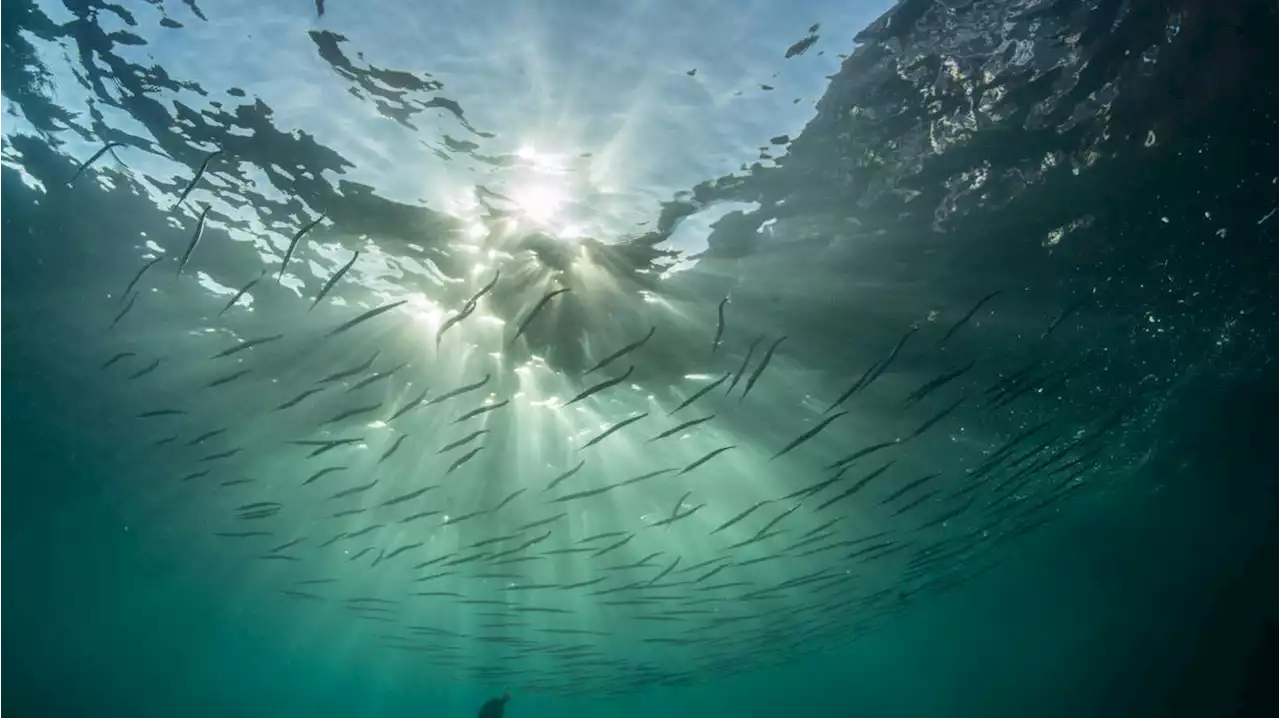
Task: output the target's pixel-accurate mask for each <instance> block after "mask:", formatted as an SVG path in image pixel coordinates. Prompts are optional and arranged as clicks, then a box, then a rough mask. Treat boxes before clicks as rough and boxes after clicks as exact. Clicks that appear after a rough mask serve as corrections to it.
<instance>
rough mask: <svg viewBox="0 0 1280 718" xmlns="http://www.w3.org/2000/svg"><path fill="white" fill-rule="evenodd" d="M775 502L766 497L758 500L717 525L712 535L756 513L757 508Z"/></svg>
mask: <svg viewBox="0 0 1280 718" xmlns="http://www.w3.org/2000/svg"><path fill="white" fill-rule="evenodd" d="M773 502H774V499H765V500H764V501H757V502H756V503H755V504H753V505H752V506H751V507H750V508H748V509H747V510H746V511H743V512H742V513H740V514H738V515H737V516H734V517H733V518H731V519H729V520H728V521H725V522H724V523H722V524H720V525H719V526H717V527H716V529H715V530H714V531H712V532H711V534H710V535H712V536H714V535H716V534H718V533H720V532H721V531H724V530H725V529H727V528H729V527H730V526H732V525H734V524H736V523H738V522H739V521H742V520H743V519H745V518H747V517H748V516H750V515H751V514H752V513H754V512H755V510H756V509H758V508H760V507H761V506H764V505H766V504H771V503H773Z"/></svg>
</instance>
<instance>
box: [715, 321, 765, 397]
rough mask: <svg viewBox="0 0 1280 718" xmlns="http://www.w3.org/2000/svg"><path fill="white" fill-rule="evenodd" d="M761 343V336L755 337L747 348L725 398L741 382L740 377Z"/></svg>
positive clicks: (762, 336)
mask: <svg viewBox="0 0 1280 718" xmlns="http://www.w3.org/2000/svg"><path fill="white" fill-rule="evenodd" d="M762 341H764V335H763V334H761V335H760V336H758V337H756V338H755V340H753V341H752V342H751V344H750V345H749V346H748V347H747V355H746V356H744V357H742V364H741V365H740V366H739V367H738V371H737V372H736V373H734V375H733V381H731V382H729V390H728V391H726V392H725V393H724V395H725V396H729V395H730V394H732V393H733V390H734V388H735V387H737V386H738V382H740V381H742V375H743V374H745V373H746V372H747V367H748V366H749V365H750V364H751V357H753V356H755V353H756V348H757V347H759V346H760V342H762Z"/></svg>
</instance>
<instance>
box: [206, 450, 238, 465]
mask: <svg viewBox="0 0 1280 718" xmlns="http://www.w3.org/2000/svg"><path fill="white" fill-rule="evenodd" d="M238 453H240V449H239V447H237V448H234V449H227V450H226V451H219V452H218V453H216V454H209V455H208V456H205V457H202V458H201V459H200V461H201V462H208V461H219V460H221V459H229V458H231V457H233V456H235V455H236V454H238Z"/></svg>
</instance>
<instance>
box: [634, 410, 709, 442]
mask: <svg viewBox="0 0 1280 718" xmlns="http://www.w3.org/2000/svg"><path fill="white" fill-rule="evenodd" d="M714 418H716V415H715V414H712V415H710V416H704V417H702V418H701V419H690V420H689V421H686V422H685V423H683V424H681V425H679V426H677V427H675V428H672V429H667V430H666V431H664V432H662V433H661V434H658V435H657V436H655V437H653V438H652V439H649V441H650V442H654V441H657V440H659V439H665V438H667V437H668V436H671V435H673V434H679V433H680V432H682V431H684V430H685V429H691V428H693V427H695V426H697V425H699V424H705V423H706V422H708V421H711V420H712V419H714Z"/></svg>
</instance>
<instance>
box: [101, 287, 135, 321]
mask: <svg viewBox="0 0 1280 718" xmlns="http://www.w3.org/2000/svg"><path fill="white" fill-rule="evenodd" d="M136 301H138V293H137V292H134V293H133V296H132V297H129V303H128V304H125V305H124V309H121V310H120V313H119V314H117V315H116V318H115V319H112V320H111V324H110V326H108V327H107V331H111V330H112V329H115V328H116V325H117V324H119V323H120V320H121V319H124V315H126V314H128V313H129V310H130V309H133V303H134V302H136Z"/></svg>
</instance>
